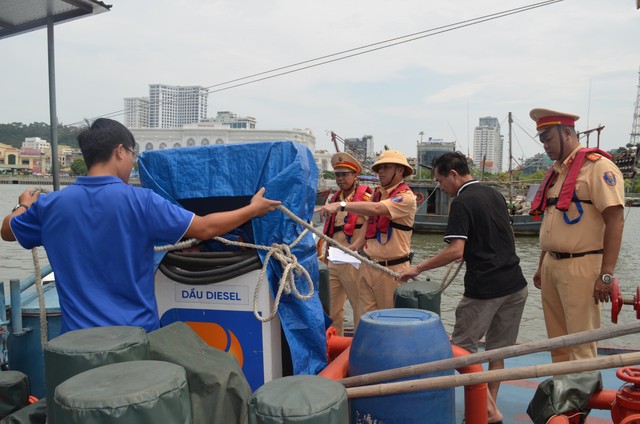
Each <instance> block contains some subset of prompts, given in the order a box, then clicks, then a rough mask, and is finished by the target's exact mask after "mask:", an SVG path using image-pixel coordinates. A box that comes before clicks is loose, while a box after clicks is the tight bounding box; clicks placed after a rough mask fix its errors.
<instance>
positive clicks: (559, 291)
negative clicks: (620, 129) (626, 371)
mask: <svg viewBox="0 0 640 424" xmlns="http://www.w3.org/2000/svg"><path fill="white" fill-rule="evenodd" d="M530 116H531V118H532V119H533V120H534V121H535V122H536V127H537V130H538V135H539V137H540V141H541V142H542V144H543V146H544V149H545V151H546V152H547V155H548V156H549V158H551V159H553V160H555V163H554V164H553V166H552V168H551V169H550V170H549V172H548V173H547V176H546V177H545V179H544V180H543V182H542V184H540V189H539V190H538V194H537V195H536V198H535V199H534V202H533V203H532V208H531V212H530V213H531V214H532V215H534V217H540V216H542V215H543V220H542V225H541V228H540V248H541V250H542V252H541V255H540V261H539V264H538V270H537V271H536V274H535V276H534V278H533V281H534V285H535V286H536V287H537V288H539V289H541V290H542V307H543V311H544V318H545V323H546V327H547V334H548V336H549V337H557V336H563V335H566V334H572V333H576V332H580V331H586V330H591V329H595V328H599V327H600V315H601V305H600V303H601V302H608V301H609V299H610V293H611V283H612V281H613V278H614V277H613V275H614V271H615V266H616V262H617V259H618V253H619V251H620V244H621V240H622V230H623V227H624V214H623V211H624V180H623V177H622V174H621V172H620V170H619V169H618V167H617V166H616V165H615V164H614V163H613V162H611V160H609V159H610V158H611V156H610V155H609V154H608V153H606V152H603V151H601V150H599V149H585V148H584V146H583V145H581V144H580V142H579V141H578V137H577V135H576V131H575V128H574V127H575V121H577V120H578V119H579V117H578V116H576V115H572V114H568V113H562V112H557V111H553V110H548V109H533V110H532V111H531V112H530ZM596 353H597V352H596V343H588V344H583V345H580V346H575V347H572V348H560V349H555V350H553V351H552V352H551V356H552V359H553V362H560V361H568V360H574V359H585V358H593V357H595V356H596Z"/></svg>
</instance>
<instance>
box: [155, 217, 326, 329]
mask: <svg viewBox="0 0 640 424" xmlns="http://www.w3.org/2000/svg"><path fill="white" fill-rule="evenodd" d="M306 234H307V229H305V230H304V231H302V233H300V235H299V236H298V238H296V239H295V240H294V241H293V243H291V244H289V245H287V244H280V243H273V244H272V245H271V246H261V245H257V244H252V243H244V242H238V241H232V240H227V239H225V238H222V237H213V240H215V241H218V242H221V243H224V244H227V245H230V246H238V247H245V248H251V249H260V250H266V251H267V255H266V256H265V259H264V263H263V264H262V270H261V271H260V276H259V278H258V283H257V285H256V289H255V292H254V294H253V314H254V315H255V317H256V318H257V319H258V320H260V321H262V322H268V321H271V320H272V319H273V318H274V317H275V316H276V314H277V313H278V308H279V306H280V299H281V298H282V294H283V293H284V294H287V295H289V294H291V292H293V294H294V295H295V296H296V297H297V298H298V299H300V300H309V299H311V297H312V296H313V293H314V290H315V289H314V286H313V279H312V278H311V275H309V272H308V271H307V270H306V269H305V268H304V267H303V266H302V265H300V264H299V263H298V259H297V258H296V256H295V255H294V254H292V253H291V249H292V248H293V247H295V246H296V245H297V244H298V243H300V241H301V240H302V239H303V237H304V236H305V235H306ZM197 243H199V241H198V240H196V239H189V240H185V241H183V242H180V243H177V244H175V245H167V246H159V247H156V248H155V249H154V250H155V251H156V252H162V251H170V250H178V249H183V248H185V247H191V246H193V245H194V244H197ZM272 258H273V259H275V260H277V261H278V262H280V266H281V267H282V277H280V281H279V282H278V291H277V293H276V296H275V299H274V304H273V308H272V309H271V312H270V313H269V315H268V316H264V317H263V316H261V315H260V311H259V308H258V299H259V294H260V289H261V288H262V281H263V280H264V276H265V275H266V273H267V267H268V266H269V261H270V260H271V259H272ZM297 275H298V276H299V275H304V276H305V278H306V279H307V282H308V284H309V292H308V293H306V294H302V293H300V291H299V290H298V287H297V286H296V283H295V277H296V276H297Z"/></svg>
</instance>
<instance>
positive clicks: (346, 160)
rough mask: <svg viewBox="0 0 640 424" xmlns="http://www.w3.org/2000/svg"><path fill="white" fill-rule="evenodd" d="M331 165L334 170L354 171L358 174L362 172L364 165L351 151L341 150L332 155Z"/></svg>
mask: <svg viewBox="0 0 640 424" xmlns="http://www.w3.org/2000/svg"><path fill="white" fill-rule="evenodd" d="M331 166H332V167H333V170H334V171H338V170H340V171H342V170H345V171H352V172H355V173H356V174H360V173H361V172H362V166H360V163H359V162H358V161H357V160H356V158H354V157H353V156H351V155H350V154H349V153H344V152H339V153H336V154H335V155H333V156H332V157H331Z"/></svg>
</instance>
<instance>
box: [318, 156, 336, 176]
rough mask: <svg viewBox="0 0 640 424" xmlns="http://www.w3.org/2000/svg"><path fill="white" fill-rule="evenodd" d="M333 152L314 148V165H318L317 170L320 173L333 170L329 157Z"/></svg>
mask: <svg viewBox="0 0 640 424" xmlns="http://www.w3.org/2000/svg"><path fill="white" fill-rule="evenodd" d="M333 155H334V153H329V152H328V151H326V150H316V151H315V152H314V153H313V157H314V158H315V160H316V166H317V167H318V172H319V173H320V174H322V173H323V172H324V171H333V166H331V158H332V157H333Z"/></svg>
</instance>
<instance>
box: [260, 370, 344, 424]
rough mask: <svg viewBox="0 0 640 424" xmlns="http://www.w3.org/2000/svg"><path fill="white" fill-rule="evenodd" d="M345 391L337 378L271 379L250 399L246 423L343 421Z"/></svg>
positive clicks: (333, 423) (339, 423) (325, 423)
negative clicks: (334, 379) (335, 379)
mask: <svg viewBox="0 0 640 424" xmlns="http://www.w3.org/2000/svg"><path fill="white" fill-rule="evenodd" d="M348 422H349V405H348V401H347V391H346V389H345V388H344V386H343V385H342V384H340V383H338V382H337V381H333V380H329V379H328V378H324V377H319V376H315V375H294V376H289V377H284V378H279V379H277V380H272V381H270V382H268V383H266V384H265V385H263V386H262V387H260V388H259V389H258V390H256V391H255V392H254V393H253V395H252V396H251V398H250V399H249V424H345V423H348Z"/></svg>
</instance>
